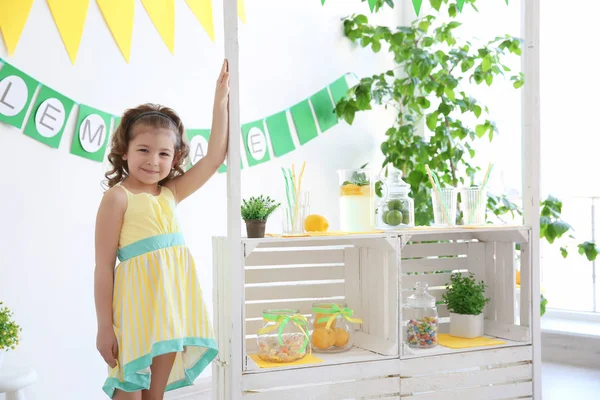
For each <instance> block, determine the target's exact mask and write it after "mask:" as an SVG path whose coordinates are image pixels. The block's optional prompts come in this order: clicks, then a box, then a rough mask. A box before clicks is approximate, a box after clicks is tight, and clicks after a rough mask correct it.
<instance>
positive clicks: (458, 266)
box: [213, 226, 533, 400]
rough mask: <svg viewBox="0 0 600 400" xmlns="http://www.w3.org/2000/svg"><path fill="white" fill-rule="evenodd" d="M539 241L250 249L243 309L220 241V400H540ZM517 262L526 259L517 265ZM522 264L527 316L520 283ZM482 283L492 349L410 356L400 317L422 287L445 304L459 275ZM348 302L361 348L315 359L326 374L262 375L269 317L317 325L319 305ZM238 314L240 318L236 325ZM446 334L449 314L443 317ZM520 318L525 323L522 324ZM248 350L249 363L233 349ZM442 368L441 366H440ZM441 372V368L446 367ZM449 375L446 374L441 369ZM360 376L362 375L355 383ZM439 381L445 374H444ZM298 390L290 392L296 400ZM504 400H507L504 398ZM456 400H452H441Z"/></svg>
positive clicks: (464, 231) (255, 242)
mask: <svg viewBox="0 0 600 400" xmlns="http://www.w3.org/2000/svg"><path fill="white" fill-rule="evenodd" d="M530 236H531V230H530V229H529V228H528V227H523V226H518V227H492V226H490V227H481V228H477V229H470V228H461V227H455V228H450V229H434V228H428V229H410V230H403V231H395V232H385V233H377V234H372V235H342V236H318V237H296V238H280V237H268V238H264V239H242V243H241V244H242V246H241V247H242V249H243V250H242V253H243V254H239V257H240V258H241V260H242V263H241V265H242V266H243V270H242V271H239V272H241V273H242V280H241V281H242V282H243V284H242V286H241V287H239V288H238V290H240V292H241V293H242V296H241V299H242V301H241V303H238V304H231V302H230V299H231V296H230V290H232V289H231V288H230V287H231V285H229V283H230V282H231V274H232V273H233V272H232V271H231V268H230V264H231V263H230V261H229V260H230V257H232V256H233V255H232V254H231V253H230V252H229V251H228V248H229V246H228V242H227V239H226V238H215V239H214V241H213V245H214V274H215V285H214V290H215V302H214V305H215V312H214V315H215V331H216V334H217V339H218V342H219V349H220V354H219V356H218V360H219V361H217V363H215V367H214V377H215V378H214V379H215V386H214V390H215V393H216V398H217V399H219V400H229V399H234V398H241V397H248V398H251V399H255V400H268V399H288V398H289V399H305V398H322V399H328V400H329V399H338V398H339V399H349V398H354V399H371V398H388V399H399V398H400V397H401V396H402V398H404V397H406V398H409V399H414V400H435V399H438V398H439V399H442V398H443V399H445V398H448V399H452V398H466V399H470V398H472V399H475V398H490V399H491V398H511V396H513V397H519V396H531V395H532V389H531V387H532V372H531V370H532V368H531V363H532V359H533V358H532V356H531V353H532V339H531V337H532V335H531V323H530V322H531V315H532V307H533V302H532V299H531V290H530V287H531V276H532V271H531V254H530V253H531V250H530ZM517 255H520V257H517ZM517 260H520V263H521V264H520V270H521V291H520V298H519V300H520V301H519V303H520V308H519V309H518V310H516V308H515V300H516V297H515V271H516V266H517V264H516V263H517ZM456 272H462V273H465V274H466V273H473V274H474V275H475V276H476V278H477V279H478V280H483V281H485V282H486V284H487V285H488V292H487V295H488V297H491V298H492V301H491V302H490V303H489V304H488V305H487V306H486V309H485V311H484V315H485V318H486V319H485V334H486V336H489V337H493V338H500V339H502V340H503V341H505V344H503V345H499V346H493V347H478V348H466V349H450V348H446V347H442V346H437V347H435V348H433V349H423V350H421V349H417V350H415V349H410V348H409V347H408V346H406V345H405V344H404V327H403V326H404V323H405V319H404V313H403V306H404V303H405V301H406V298H407V297H408V296H409V295H410V294H411V292H412V290H413V288H414V284H415V283H416V282H417V281H425V282H427V283H428V285H429V287H430V293H432V294H433V295H435V296H436V297H437V298H438V300H441V296H442V294H443V293H444V291H445V285H446V283H447V282H448V281H449V279H450V275H451V274H452V273H456ZM318 301H331V302H338V303H340V302H345V303H347V305H348V307H349V308H351V309H353V310H354V311H355V315H356V316H359V317H360V318H362V319H363V323H362V324H361V325H359V326H357V332H356V333H355V334H354V339H355V347H354V348H353V349H352V350H350V351H348V352H346V353H338V354H321V353H315V356H317V357H318V358H321V359H322V360H323V363H318V364H310V365H294V366H289V365H288V366H284V365H282V366H281V367H278V368H268V369H261V368H259V367H258V366H257V365H256V364H255V363H254V361H252V359H251V358H250V357H249V355H250V354H253V353H254V352H255V349H256V332H257V331H258V329H259V328H260V327H261V325H262V320H261V316H262V312H263V310H264V309H268V308H294V309H299V310H300V312H301V313H302V314H305V315H307V316H308V315H309V314H310V313H311V307H312V304H313V303H314V302H318ZM232 307H241V310H242V312H241V315H242V318H241V320H239V321H235V320H234V321H232V319H231V317H230V315H231V314H230V312H229V311H228V310H231V309H232ZM438 312H439V314H440V325H439V329H440V332H442V333H443V332H447V331H448V326H449V325H448V316H449V312H448V310H447V308H446V306H445V305H442V304H440V305H439V306H438ZM516 314H519V315H516ZM234 332H236V335H237V337H239V338H242V339H241V340H242V346H241V349H242V351H241V354H236V355H234V354H232V353H231V351H232V347H231V340H232V337H233V336H235V335H233V333H234ZM230 356H231V357H233V356H236V357H241V361H242V362H241V365H242V369H241V370H240V371H231V373H235V374H239V375H238V376H239V377H240V382H241V387H240V388H239V391H238V390H235V391H233V392H232V391H231V390H232V389H231V388H230V387H229V386H228V385H227V382H226V381H225V377H226V376H227V374H226V373H225V372H226V371H227V369H228V368H229V366H228V365H227V363H226V360H227V359H228V357H230ZM440 363H441V364H440ZM440 365H442V366H440ZM440 368H441V369H440ZM357 371H358V372H359V373H357ZM436 371H437V372H436ZM292 387H293V389H292ZM504 394H507V396H505V397H498V396H501V395H504ZM444 396H449V397H444Z"/></svg>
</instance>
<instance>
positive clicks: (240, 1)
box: [238, 0, 246, 23]
mask: <svg viewBox="0 0 600 400" xmlns="http://www.w3.org/2000/svg"><path fill="white" fill-rule="evenodd" d="M238 16H239V17H240V19H241V20H242V22H243V23H246V8H245V7H244V0H238Z"/></svg>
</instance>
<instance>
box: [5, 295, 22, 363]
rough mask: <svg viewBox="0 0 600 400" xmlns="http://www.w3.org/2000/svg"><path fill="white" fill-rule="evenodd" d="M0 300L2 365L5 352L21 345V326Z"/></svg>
mask: <svg viewBox="0 0 600 400" xmlns="http://www.w3.org/2000/svg"><path fill="white" fill-rule="evenodd" d="M3 304H4V303H2V302H1V301H0V367H2V363H3V362H4V354H5V353H6V352H7V351H9V350H14V349H16V348H17V346H18V345H19V332H21V327H20V326H19V325H17V324H16V323H15V321H13V319H12V316H13V313H12V311H10V310H9V309H8V307H6V306H3Z"/></svg>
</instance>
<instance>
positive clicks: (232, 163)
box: [223, 0, 244, 399]
mask: <svg viewBox="0 0 600 400" xmlns="http://www.w3.org/2000/svg"><path fill="white" fill-rule="evenodd" d="M237 1H238V0H223V26H224V38H225V58H226V59H227V60H228V62H229V79H230V91H229V145H228V149H227V160H228V161H227V237H228V247H229V248H228V253H229V255H230V257H231V271H232V274H231V291H230V295H231V305H232V307H231V310H230V312H231V325H230V326H229V327H230V329H231V331H230V332H231V336H230V338H231V353H230V357H229V360H225V362H227V363H229V365H230V367H231V368H227V373H226V376H225V379H226V381H227V382H228V385H227V387H228V388H229V389H230V390H231V391H232V393H233V395H232V397H231V398H232V399H237V398H238V397H240V395H241V393H242V365H243V354H242V342H243V339H244V338H243V337H242V330H241V329H233V327H234V326H241V324H242V315H243V314H242V306H241V305H243V304H244V299H243V293H244V290H243V278H244V275H243V271H242V258H241V257H242V255H243V254H244V252H243V251H242V250H243V249H242V240H241V234H242V232H241V224H240V218H241V211H240V207H241V186H242V185H241V182H242V180H241V166H240V161H239V160H240V159H241V157H240V136H241V135H240V129H241V125H240V74H239V71H240V63H239V61H240V58H239V54H240V52H239V42H238V7H237ZM223 317H226V315H223ZM228 323H229V322H228Z"/></svg>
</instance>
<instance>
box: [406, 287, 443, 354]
mask: <svg viewBox="0 0 600 400" xmlns="http://www.w3.org/2000/svg"><path fill="white" fill-rule="evenodd" d="M435 303H436V299H435V297H433V296H432V295H430V294H429V293H428V292H427V283H425V282H417V283H416V284H415V292H414V293H413V294H412V295H411V296H409V297H408V299H407V300H406V305H405V307H404V318H403V319H404V320H405V321H407V323H406V343H407V344H408V346H409V347H412V348H418V349H426V348H431V347H435V346H437V343H438V335H437V334H438V312H437V307H436V305H435Z"/></svg>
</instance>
